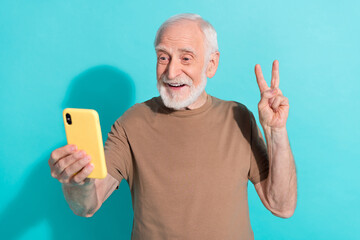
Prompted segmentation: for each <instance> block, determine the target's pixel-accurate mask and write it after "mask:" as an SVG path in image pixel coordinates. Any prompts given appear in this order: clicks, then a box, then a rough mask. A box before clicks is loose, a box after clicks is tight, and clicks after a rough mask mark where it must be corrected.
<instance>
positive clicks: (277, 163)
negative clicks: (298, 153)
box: [263, 127, 297, 215]
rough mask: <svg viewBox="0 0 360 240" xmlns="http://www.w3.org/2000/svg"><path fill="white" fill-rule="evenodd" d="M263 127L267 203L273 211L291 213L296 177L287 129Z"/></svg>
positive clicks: (295, 194)
mask: <svg viewBox="0 0 360 240" xmlns="http://www.w3.org/2000/svg"><path fill="white" fill-rule="evenodd" d="M263 129H264V133H265V138H266V142H267V150H268V156H269V176H268V179H267V181H266V186H265V189H266V190H265V191H266V193H267V194H266V195H267V199H268V202H269V205H270V206H271V208H273V209H274V210H275V211H279V212H283V213H289V212H290V214H289V215H292V212H293V211H294V210H295V207H296V199H297V179H296V167H295V162H294V157H293V154H292V152H291V148H290V143H289V138H288V135H287V130H286V128H281V129H271V128H268V127H263Z"/></svg>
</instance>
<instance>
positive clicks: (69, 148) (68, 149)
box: [49, 145, 77, 166]
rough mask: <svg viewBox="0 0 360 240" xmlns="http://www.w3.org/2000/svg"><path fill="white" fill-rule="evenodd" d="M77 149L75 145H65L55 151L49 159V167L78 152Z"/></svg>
mask: <svg viewBox="0 0 360 240" xmlns="http://www.w3.org/2000/svg"><path fill="white" fill-rule="evenodd" d="M76 150H77V147H76V146H75V145H65V146H63V147H61V148H58V149H55V150H54V151H53V152H52V153H51V155H50V159H49V165H50V166H52V165H54V164H55V163H56V162H57V161H59V160H60V159H61V158H64V157H66V156H68V155H70V154H72V153H74V152H76Z"/></svg>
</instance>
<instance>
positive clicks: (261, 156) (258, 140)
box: [248, 112, 269, 184]
mask: <svg viewBox="0 0 360 240" xmlns="http://www.w3.org/2000/svg"><path fill="white" fill-rule="evenodd" d="M250 123H251V124H250V125H251V138H250V139H251V140H250V142H251V158H250V170H249V176H248V177H249V180H250V181H251V182H252V183H253V184H256V183H259V182H260V181H263V180H265V179H266V178H267V177H268V175H269V158H268V154H267V148H266V144H265V142H264V139H263V136H262V134H261V131H260V129H259V127H258V126H257V124H256V120H255V118H254V115H253V114H252V113H251V112H250Z"/></svg>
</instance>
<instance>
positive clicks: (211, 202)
mask: <svg viewBox="0 0 360 240" xmlns="http://www.w3.org/2000/svg"><path fill="white" fill-rule="evenodd" d="M155 50H156V55H157V69H156V72H157V87H158V90H159V92H160V97H155V98H152V99H150V100H148V101H146V102H144V103H140V104H136V105H134V106H133V107H131V108H130V109H129V110H128V111H127V112H125V113H124V115H123V116H121V117H120V118H119V119H118V120H117V121H116V122H115V123H114V125H113V126H112V130H111V132H110V133H109V136H108V139H107V141H106V143H105V158H106V162H107V166H108V175H107V177H106V178H105V179H102V180H101V179H95V180H94V179H91V180H90V179H88V178H87V176H88V175H89V174H90V173H91V171H92V169H93V165H92V164H91V163H90V160H89V157H88V156H87V155H86V153H85V152H83V151H79V150H77V149H76V146H72V145H66V146H64V147H62V148H59V149H56V150H55V151H53V152H52V154H51V157H50V159H49V165H50V168H51V173H52V176H53V177H55V178H57V179H58V180H59V181H60V182H61V183H62V186H63V191H64V195H65V197H66V200H67V201H68V203H69V205H70V207H71V209H72V210H73V211H74V212H75V214H77V215H80V216H85V217H90V216H92V215H93V214H94V213H95V212H96V211H97V210H98V209H99V208H100V206H101V205H102V203H103V202H104V201H105V200H106V199H107V198H108V197H109V196H110V195H111V193H112V192H113V191H114V190H115V189H116V188H117V186H118V185H119V184H120V182H121V180H122V179H125V180H126V181H127V182H128V183H129V186H130V190H131V196H132V203H133V208H134V222H133V230H132V239H156V240H158V239H206V240H209V239H253V238H254V236H253V232H252V229H251V226H250V221H249V210H248V203H247V184H248V180H250V181H251V182H252V183H253V184H254V185H255V189H256V191H257V193H258V195H259V197H260V199H261V201H262V202H263V204H264V205H265V207H266V208H267V209H269V210H270V211H271V212H272V213H273V214H274V215H276V216H279V217H284V218H288V217H290V216H292V214H293V212H294V210H295V207H296V198H297V196H296V195H297V191H296V188H297V183H296V171H295V164H294V160H293V155H292V152H291V149H290V145H289V140H288V136H287V131H286V120H287V117H288V111H289V104H288V100H287V98H285V97H284V96H283V95H282V93H281V91H280V89H279V65H278V62H277V61H274V63H273V69H272V79H271V86H270V87H268V85H267V84H266V82H265V80H264V78H263V75H262V73H261V68H260V66H259V65H256V66H255V74H256V79H257V83H258V85H259V89H260V93H261V100H260V102H259V105H258V107H259V118H260V123H261V125H262V127H263V130H264V133H265V138H266V142H267V144H266V145H267V146H266V145H265V143H264V141H263V138H262V136H261V132H260V131H259V128H258V127H257V125H256V121H255V119H254V116H253V114H252V113H251V112H250V111H249V110H248V109H247V108H246V107H245V106H244V105H242V104H240V103H237V102H229V101H223V100H220V99H217V98H215V97H213V96H210V95H208V94H207V93H206V91H205V86H206V81H207V78H211V77H213V76H214V75H215V72H216V70H217V67H218V63H219V52H218V47H217V36H216V32H215V30H214V28H213V27H212V26H211V24H210V23H208V22H207V21H205V20H203V19H202V18H201V17H200V16H198V15H195V14H181V15H177V16H174V17H172V18H170V19H168V20H167V21H166V22H165V23H164V24H163V25H162V26H161V27H160V29H159V30H158V32H157V35H156V39H155ZM75 173H77V174H76V175H74V174H75Z"/></svg>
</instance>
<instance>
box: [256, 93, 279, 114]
mask: <svg viewBox="0 0 360 240" xmlns="http://www.w3.org/2000/svg"><path fill="white" fill-rule="evenodd" d="M276 94H277V88H270V89H268V90H266V91H264V92H263V93H261V99H260V102H259V104H258V107H259V109H262V108H264V107H265V106H267V105H269V100H270V99H271V98H273V97H275V96H276Z"/></svg>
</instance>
